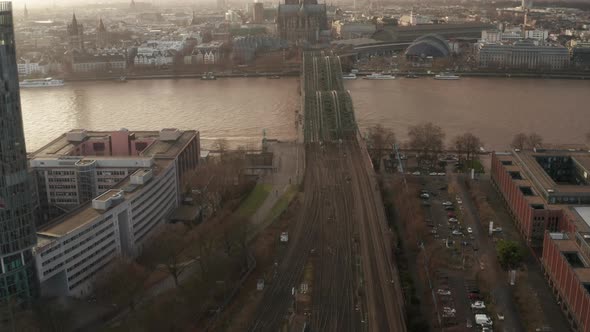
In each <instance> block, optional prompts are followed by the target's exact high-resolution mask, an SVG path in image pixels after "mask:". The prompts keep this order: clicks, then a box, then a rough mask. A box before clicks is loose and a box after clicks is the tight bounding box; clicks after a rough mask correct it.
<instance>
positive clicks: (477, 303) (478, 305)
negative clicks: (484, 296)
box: [471, 301, 486, 309]
mask: <svg viewBox="0 0 590 332" xmlns="http://www.w3.org/2000/svg"><path fill="white" fill-rule="evenodd" d="M485 308H486V305H485V303H483V301H475V302H473V303H471V309H485Z"/></svg>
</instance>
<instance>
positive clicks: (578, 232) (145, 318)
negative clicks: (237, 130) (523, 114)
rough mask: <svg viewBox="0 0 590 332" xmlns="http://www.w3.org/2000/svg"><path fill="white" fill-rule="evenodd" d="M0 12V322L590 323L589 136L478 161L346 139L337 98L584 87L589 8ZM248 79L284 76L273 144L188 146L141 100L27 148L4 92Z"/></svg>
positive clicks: (520, 140) (400, 326)
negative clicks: (532, 81) (287, 131)
mask: <svg viewBox="0 0 590 332" xmlns="http://www.w3.org/2000/svg"><path fill="white" fill-rule="evenodd" d="M20 4H21V3H19V6H16V5H15V4H13V3H12V2H8V1H0V330H1V331H13V332H14V331H19V332H20V331H31V332H33V331H52V332H53V331H55V332H58V331H59V332H61V331H108V332H115V331H285V332H286V331H302V332H303V331H306V332H310V331H322V332H323V331H335V332H340V331H375V332H377V331H378V332H382V331H395V332H397V331H412V332H413V331H415V332H423V331H480V332H484V331H488V332H491V331H509V332H520V331H535V332H550V331H555V332H562V331H576V332H577V331H579V332H590V179H589V174H590V129H588V131H587V132H582V133H579V136H580V137H584V139H582V140H580V141H576V142H570V143H568V144H556V143H554V142H547V141H546V140H545V139H544V137H543V133H538V132H536V131H535V130H534V129H535V128H534V121H533V120H532V119H531V125H530V126H528V127H527V128H526V129H525V128H523V129H522V132H520V133H514V136H513V137H512V142H511V144H510V146H506V147H505V148H504V149H502V150H499V151H488V150H487V149H486V148H485V146H486V144H485V142H483V141H482V139H481V138H480V136H479V135H478V132H476V131H474V130H471V129H468V128H460V130H457V131H453V132H445V130H443V128H442V127H441V124H439V123H433V121H428V119H426V120H425V121H424V120H422V121H417V122H416V123H408V124H407V125H406V127H405V131H404V132H403V133H402V132H394V131H393V130H392V129H391V128H388V127H387V126H385V125H383V124H377V125H372V126H370V127H369V128H368V129H367V130H361V129H360V128H359V124H358V120H357V113H358V112H356V111H355V106H354V104H353V96H352V95H351V92H350V91H349V90H348V89H347V86H346V81H347V80H356V79H367V80H379V81H381V80H383V81H387V80H397V79H399V80H407V81H405V82H410V81H409V80H410V79H417V80H418V81H419V80H427V79H430V80H432V79H434V80H441V81H456V80H460V79H462V78H463V77H467V79H470V78H468V77H470V76H478V77H487V76H491V77H502V78H503V79H505V80H511V79H517V80H518V79H521V78H520V77H528V78H536V79H538V80H544V79H551V80H555V81H557V80H558V79H571V80H579V82H581V80H587V79H590V4H588V3H586V2H584V1H573V0H572V1H540V0H539V1H533V0H522V1H519V2H516V1H485V0H480V1H451V0H448V1H429V2H422V1H420V2H415V1H391V2H389V1H372V0H368V1H364V0H354V1H353V2H341V1H336V2H333V3H321V2H318V1H317V0H284V1H281V2H280V3H276V2H263V1H255V2H252V3H250V2H245V1H244V2H239V3H238V2H233V1H232V2H230V1H227V2H226V0H216V2H215V3H207V2H205V3H202V4H195V3H190V4H189V3H183V2H177V3H173V2H170V3H168V2H167V1H135V0H131V1H129V2H124V1H118V2H117V1H112V2H100V3H94V2H91V1H90V2H88V3H84V4H82V3H78V2H73V3H71V2H59V1H53V2H47V3H45V2H42V3H38V2H37V3H34V4H24V3H22V6H20ZM252 76H254V77H258V76H260V77H266V78H267V79H270V80H274V79H281V78H283V77H286V76H293V77H294V78H291V80H292V81H293V82H297V83H296V84H293V86H292V89H293V90H296V93H297V98H298V105H297V109H295V110H291V111H290V112H291V113H290V116H291V117H292V119H290V120H289V121H291V123H292V126H293V127H294V132H295V133H296V134H295V136H296V137H294V139H292V140H278V139H276V138H273V137H271V136H269V135H267V132H266V130H264V129H263V128H259V129H260V130H261V132H262V135H261V137H260V144H257V145H236V144H232V143H231V142H229V141H228V140H227V139H225V138H223V137H221V138H220V137H219V136H217V138H216V139H214V140H213V141H212V142H211V143H207V144H202V141H201V133H200V132H199V130H197V129H196V128H173V127H170V126H167V125H166V119H165V117H166V116H165V114H169V113H171V112H174V111H175V110H174V109H162V110H161V114H160V115H159V117H160V118H162V121H161V122H159V123H161V124H162V127H159V128H151V129H149V130H143V129H140V128H130V129H127V127H128V126H129V124H128V123H120V125H119V126H118V128H120V129H117V128H112V129H110V130H98V129H96V128H71V129H70V130H68V131H67V132H64V133H61V134H60V135H56V137H54V138H53V139H51V140H50V141H47V142H44V144H43V145H42V147H40V148H38V149H36V150H35V151H30V150H27V149H26V146H25V130H24V129H23V114H24V113H26V112H27V110H26V109H25V108H24V107H22V108H21V99H20V94H21V91H22V90H23V89H30V88H31V89H32V88H39V89H38V90H36V91H39V92H40V93H42V91H47V90H50V89H60V88H63V87H64V85H72V86H75V85H76V84H81V83H80V82H82V81H100V82H103V83H105V84H113V86H117V87H124V86H125V85H123V84H125V83H128V82H129V81H135V80H140V79H142V80H148V79H153V80H160V81H161V80H164V79H174V80H176V79H182V80H199V81H200V80H203V81H212V80H218V79H219V80H234V79H242V78H241V77H252ZM262 80H263V81H265V82H267V80H266V79H262ZM268 82H277V81H268ZM278 82H281V81H278ZM411 82H414V81H411ZM433 82H438V81H433ZM381 83H383V84H387V82H381ZM381 83H378V84H381ZM439 83H441V84H453V82H439ZM119 84H121V85H119ZM131 84H132V83H129V84H128V85H131ZM201 84H212V82H201ZM121 91H124V90H123V89H121ZM121 93H124V92H121ZM195 93H200V91H195ZM259 94H260V96H256V97H257V98H263V96H264V94H265V91H260V92H259ZM253 97H254V96H253ZM465 98H469V96H466V97H465ZM218 102H219V104H221V105H223V103H224V100H219V101H218ZM194 106H195V105H186V107H194ZM389 106H390V105H383V107H384V108H385V107H389ZM120 107H121V110H122V112H124V111H125V107H126V105H121V106H120ZM394 111H395V110H394ZM464 111H465V112H468V111H470V110H468V109H466V110H464ZM195 116H197V115H195ZM451 120H452V119H451ZM36 121H38V122H41V123H45V125H46V126H51V125H52V123H50V121H47V119H45V118H39V119H36ZM402 136H403V137H404V139H401V138H400V137H402Z"/></svg>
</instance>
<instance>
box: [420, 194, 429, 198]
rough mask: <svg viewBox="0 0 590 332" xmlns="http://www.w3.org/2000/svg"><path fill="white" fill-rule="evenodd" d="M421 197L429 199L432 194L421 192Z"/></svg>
mask: <svg viewBox="0 0 590 332" xmlns="http://www.w3.org/2000/svg"><path fill="white" fill-rule="evenodd" d="M420 198H424V199H428V198H430V195H428V194H420Z"/></svg>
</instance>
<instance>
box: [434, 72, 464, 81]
mask: <svg viewBox="0 0 590 332" xmlns="http://www.w3.org/2000/svg"><path fill="white" fill-rule="evenodd" d="M434 79H435V80H458V79H460V77H459V76H457V75H455V74H453V73H445V72H442V73H440V74H438V75H435V76H434Z"/></svg>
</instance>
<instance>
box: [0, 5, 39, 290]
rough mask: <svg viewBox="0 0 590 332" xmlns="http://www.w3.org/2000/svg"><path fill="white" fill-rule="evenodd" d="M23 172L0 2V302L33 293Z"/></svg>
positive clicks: (28, 194) (7, 14)
mask: <svg viewBox="0 0 590 332" xmlns="http://www.w3.org/2000/svg"><path fill="white" fill-rule="evenodd" d="M31 180H32V179H31V177H30V174H29V173H28V171H27V154H26V149H25V136H24V131H23V123H22V114H21V106H20V93H19V86H18V71H17V66H16V50H15V44H14V27H13V21H12V6H11V4H10V2H6V1H0V269H1V270H0V301H3V300H7V299H11V300H15V301H18V302H20V300H25V301H26V300H27V299H29V298H31V297H32V296H33V295H34V293H35V289H36V286H35V285H36V282H35V275H34V264H33V257H32V253H31V248H32V247H33V245H34V244H35V242H36V234H35V226H34V225H35V220H34V196H33V192H32V188H33V186H32V185H31Z"/></svg>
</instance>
